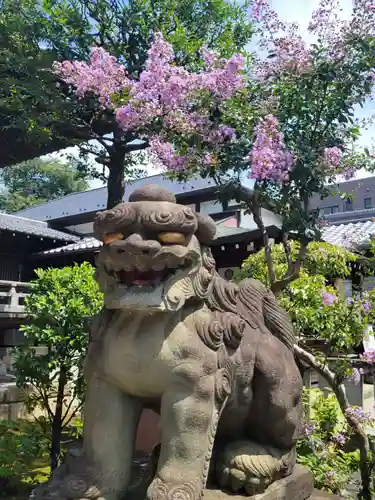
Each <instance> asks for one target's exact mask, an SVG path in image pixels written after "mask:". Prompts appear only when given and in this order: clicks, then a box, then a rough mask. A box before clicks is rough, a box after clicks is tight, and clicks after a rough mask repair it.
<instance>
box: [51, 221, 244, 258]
mask: <svg viewBox="0 0 375 500" xmlns="http://www.w3.org/2000/svg"><path fill="white" fill-rule="evenodd" d="M250 232H252V230H251V229H246V228H244V227H227V226H224V225H222V224H218V225H217V232H216V236H215V240H217V241H218V243H219V242H220V240H221V239H222V238H228V237H230V236H235V235H242V234H246V233H250ZM101 246H102V242H101V241H99V240H97V239H96V238H94V237H93V236H89V237H87V238H83V239H82V240H80V241H77V242H75V243H70V244H69V245H65V246H63V247H59V248H51V249H50V250H45V251H44V252H42V254H43V255H52V254H57V253H73V252H84V251H86V250H98V249H99V248H100V247H101Z"/></svg>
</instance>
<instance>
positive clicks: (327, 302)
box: [322, 292, 337, 307]
mask: <svg viewBox="0 0 375 500" xmlns="http://www.w3.org/2000/svg"><path fill="white" fill-rule="evenodd" d="M322 300H323V305H324V306H325V307H327V306H331V305H332V304H333V303H334V302H336V300H337V297H336V295H332V293H328V292H323V293H322Z"/></svg>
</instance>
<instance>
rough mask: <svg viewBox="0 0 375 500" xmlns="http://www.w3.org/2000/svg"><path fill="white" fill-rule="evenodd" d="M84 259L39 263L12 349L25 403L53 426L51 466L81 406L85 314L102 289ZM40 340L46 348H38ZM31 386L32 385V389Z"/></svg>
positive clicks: (96, 305)
mask: <svg viewBox="0 0 375 500" xmlns="http://www.w3.org/2000/svg"><path fill="white" fill-rule="evenodd" d="M94 272H95V269H94V268H93V267H92V266H91V265H90V264H88V263H87V262H86V263H83V264H81V265H78V264H75V265H74V266H72V267H64V268H62V269H54V268H49V269H46V270H44V269H38V270H36V275H37V277H36V279H35V280H34V281H32V282H31V291H30V294H29V295H28V296H27V298H26V301H25V309H26V314H27V318H28V322H27V323H26V324H25V325H22V326H21V331H23V332H24V335H25V342H24V343H23V344H22V345H20V346H19V347H16V348H15V349H14V359H15V361H14V368H15V373H16V375H17V380H18V384H19V385H20V386H21V387H24V388H29V389H28V390H27V391H26V394H27V397H26V405H27V407H28V409H29V411H30V412H31V413H33V412H34V411H35V410H39V413H40V410H42V415H43V417H40V416H38V415H37V413H38V412H36V414H35V418H36V422H38V423H39V424H40V425H41V427H42V430H44V431H45V432H48V431H49V429H51V446H50V460H51V470H54V469H55V468H56V467H57V465H58V462H59V458H60V454H61V447H60V442H61V435H62V432H63V430H64V429H66V428H67V427H68V426H69V424H70V422H71V421H72V419H73V418H74V416H75V415H76V414H77V412H78V411H79V410H80V408H81V407H82V402H83V395H84V378H83V361H84V357H85V354H86V349H87V345H88V341H89V333H88V320H89V318H90V317H92V316H94V315H95V314H97V313H98V312H99V310H100V308H101V307H102V302H103V299H102V294H101V293H100V292H99V288H98V284H97V282H96V280H95V278H94ZM38 346H42V347H44V348H45V351H46V352H45V353H37V352H36V350H35V347H38ZM30 389H31V390H30Z"/></svg>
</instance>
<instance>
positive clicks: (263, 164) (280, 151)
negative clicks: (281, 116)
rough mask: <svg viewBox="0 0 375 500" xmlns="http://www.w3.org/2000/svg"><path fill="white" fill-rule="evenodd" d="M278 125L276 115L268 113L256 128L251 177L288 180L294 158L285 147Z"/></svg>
mask: <svg viewBox="0 0 375 500" xmlns="http://www.w3.org/2000/svg"><path fill="white" fill-rule="evenodd" d="M278 125H279V122H278V120H277V118H276V117H275V116H273V115H267V116H266V117H264V118H263V120H261V121H260V123H259V124H258V125H257V127H256V128H255V142H254V146H253V149H252V152H251V172H250V174H249V177H250V178H252V179H259V180H266V179H268V180H273V181H276V182H286V181H287V180H288V178H289V171H290V169H291V168H292V165H293V163H294V159H293V156H292V154H291V153H290V152H289V151H287V150H286V148H285V144H284V138H283V135H282V134H281V133H280V132H279V130H278Z"/></svg>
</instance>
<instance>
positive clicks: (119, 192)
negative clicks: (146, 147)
mask: <svg viewBox="0 0 375 500" xmlns="http://www.w3.org/2000/svg"><path fill="white" fill-rule="evenodd" d="M113 139H114V141H113V145H112V147H111V149H110V150H109V151H108V153H109V163H108V164H107V167H108V169H109V175H108V184H107V193H108V194H107V210H108V209H111V208H113V207H115V206H116V205H118V204H119V203H122V198H123V196H124V193H125V154H126V153H127V148H126V142H123V140H124V138H123V137H122V132H121V131H120V130H118V129H116V130H115V131H114V132H113Z"/></svg>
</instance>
